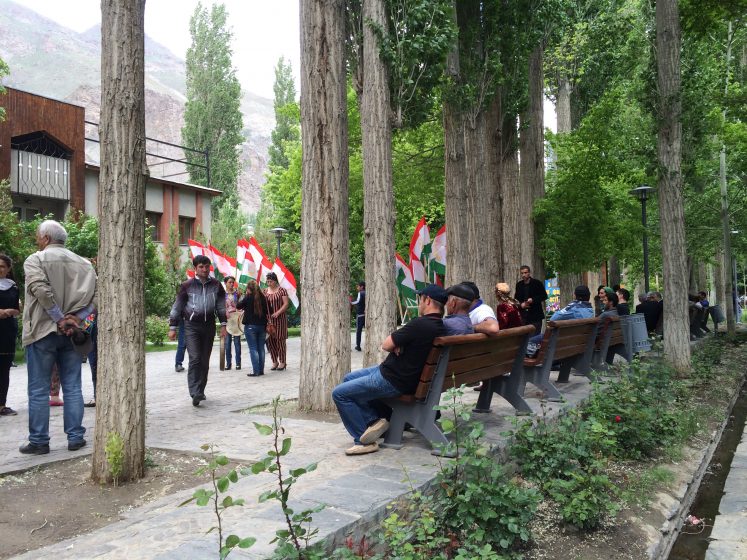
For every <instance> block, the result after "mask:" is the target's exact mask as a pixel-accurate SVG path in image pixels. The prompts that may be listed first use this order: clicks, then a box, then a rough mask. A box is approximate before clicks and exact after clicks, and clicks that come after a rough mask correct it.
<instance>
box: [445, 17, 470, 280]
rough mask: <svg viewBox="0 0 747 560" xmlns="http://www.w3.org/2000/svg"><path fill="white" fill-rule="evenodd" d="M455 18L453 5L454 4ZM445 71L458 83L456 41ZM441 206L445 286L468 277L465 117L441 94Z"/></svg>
mask: <svg viewBox="0 0 747 560" xmlns="http://www.w3.org/2000/svg"><path fill="white" fill-rule="evenodd" d="M453 13H454V16H453V17H454V19H455V21H456V6H455V5H454V7H453ZM446 73H447V75H448V76H449V78H450V79H451V80H452V81H453V82H454V83H459V45H458V41H455V44H454V46H453V48H452V49H451V51H450V52H449V54H448V56H447V58H446ZM444 97H445V101H444V110H443V111H444V112H443V122H444V206H445V210H446V285H447V286H451V285H453V284H456V283H457V282H462V281H464V280H468V279H469V278H470V275H469V262H468V260H467V259H468V256H469V255H468V254H467V251H460V250H458V248H459V247H462V246H463V244H464V241H465V240H466V239H467V238H468V233H467V191H466V183H467V176H466V174H467V170H466V167H465V160H464V116H463V114H462V112H461V111H460V109H459V104H458V103H457V102H455V101H454V100H450V99H448V96H444Z"/></svg>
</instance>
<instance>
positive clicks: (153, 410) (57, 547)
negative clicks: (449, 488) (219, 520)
mask: <svg viewBox="0 0 747 560" xmlns="http://www.w3.org/2000/svg"><path fill="white" fill-rule="evenodd" d="M351 339H352V336H351ZM288 343H289V344H288V346H289V348H288V350H289V352H288V363H289V366H288V370H286V371H285V372H270V371H268V372H267V374H266V375H265V376H264V377H260V378H253V377H247V376H246V373H247V371H250V369H251V368H250V366H249V359H248V354H247V353H246V348H245V347H244V349H243V352H244V364H243V365H244V369H243V370H241V371H236V370H233V371H226V372H220V371H219V370H218V356H217V349H216V351H214V352H213V360H212V364H211V373H210V380H209V382H208V385H207V390H206V394H207V397H208V400H207V401H205V402H203V403H202V406H200V407H199V408H196V407H193V406H192V403H191V400H190V399H189V397H188V392H187V384H186V378H185V376H186V373H175V372H174V352H172V351H169V352H160V353H151V354H148V355H147V358H146V371H147V384H146V391H147V408H148V414H147V431H146V444H147V445H148V446H149V447H159V448H165V449H173V450H179V451H187V452H195V451H199V446H200V445H202V444H203V443H207V442H210V443H214V444H217V445H218V446H219V447H220V449H221V450H222V451H223V452H224V453H225V454H227V455H228V456H230V457H232V458H234V459H237V460H239V461H247V462H248V461H254V460H257V459H258V458H260V457H262V456H264V454H265V451H266V450H267V449H268V446H269V438H268V437H263V436H260V435H259V434H258V433H257V431H256V430H255V429H254V427H253V425H252V421H260V422H268V420H269V418H268V417H267V415H261V414H243V413H241V412H240V411H242V410H244V409H246V408H248V407H251V406H255V405H261V404H265V403H269V402H270V401H271V400H272V398H273V397H275V396H277V395H280V396H281V397H282V398H284V399H288V398H296V397H297V394H298V381H299V368H298V364H299V353H300V339H297V338H296V339H290V340H289V341H288ZM351 347H352V341H351ZM352 359H353V364H352V365H353V368H355V367H359V366H360V363H361V354H360V353H358V352H355V351H353V353H352ZM247 368H249V369H247ZM83 379H84V383H83V384H84V397H85V399H86V400H88V399H89V398H91V397H92V391H93V389H92V386H91V384H90V375H89V370H88V366H85V365H84V368H83ZM559 388H560V390H561V392H562V393H563V394H564V395H565V396H566V398H567V399H568V403H569V404H570V405H574V404H576V403H577V402H578V401H579V400H581V399H582V398H584V397H585V396H586V395H587V394H588V391H589V383H588V381H587V380H586V379H585V378H581V377H575V376H571V382H570V383H569V384H567V385H561V386H560V387H559ZM527 394H528V395H529V396H531V395H532V394H533V392H532V391H531V385H530V386H528V389H527ZM63 396H64V395H63ZM476 398H477V393H476V392H474V391H468V394H467V395H466V396H465V399H467V400H470V401H474V400H476ZM529 402H530V404H531V405H532V406H533V407H535V408H536V410H537V411H539V409H540V403H539V401H538V400H537V399H536V398H530V399H529ZM8 405H9V406H12V407H13V408H15V409H16V410H17V411H18V416H15V417H2V418H0V458H1V459H0V474H2V473H7V472H12V471H18V470H24V469H27V468H29V467H32V466H34V465H38V464H41V463H47V462H51V461H58V460H62V459H68V458H70V457H75V456H80V455H85V454H88V453H90V452H91V447H90V445H89V446H87V447H85V448H83V449H81V450H80V451H76V452H69V451H68V450H67V445H66V439H65V434H64V432H63V429H62V409H61V408H52V410H51V423H50V434H51V442H50V447H51V452H50V454H49V455H45V456H40V457H38V456H31V457H29V456H24V455H21V454H20V453H19V452H18V446H19V445H21V444H22V443H23V442H24V440H25V437H26V434H27V421H28V404H27V397H26V368H25V367H23V366H21V367H18V368H14V369H12V370H11V386H10V394H9V397H8ZM558 409H559V405H558V404H555V403H549V407H548V410H549V414H551V415H553V414H556V413H557V411H558ZM513 417H514V414H513V409H512V408H511V407H510V406H509V405H508V404H507V403H505V402H502V400H501V399H500V398H499V397H496V398H495V399H494V404H493V412H492V413H491V414H485V415H480V419H481V420H482V421H484V422H485V424H486V427H487V428H488V439H489V440H490V441H492V442H493V443H501V442H502V441H503V437H502V436H501V435H500V434H501V432H503V431H505V430H507V429H509V428H510V427H511V419H512V418H513ZM94 419H95V414H94V409H86V414H85V418H84V425H85V426H86V428H87V429H88V433H87V436H88V439H89V441H91V439H92V437H93V431H92V428H93V424H94ZM283 423H284V426H285V429H286V433H287V434H288V435H289V436H290V437H292V438H293V449H292V451H291V454H290V455H289V456H288V459H287V463H288V465H289V466H291V467H295V466H305V465H307V464H308V463H310V462H315V461H316V462H318V463H319V468H318V469H317V470H316V471H315V472H313V473H310V474H308V475H305V476H304V477H303V478H302V479H301V481H300V483H299V484H298V486H297V487H296V488H294V496H295V498H294V501H295V503H296V504H297V505H304V506H306V505H311V504H318V503H325V504H327V508H326V509H325V510H323V511H322V512H320V513H318V514H316V515H314V525H315V526H317V527H319V536H320V537H329V536H332V537H333V538H340V536H342V535H344V534H346V533H348V532H350V531H352V530H354V529H355V527H357V528H358V530H359V531H362V530H365V524H366V523H368V524H375V523H378V522H379V521H380V519H381V517H382V516H383V515H384V513H385V511H386V510H385V506H386V504H387V503H389V502H390V501H391V500H393V499H394V498H396V497H397V496H399V495H401V494H402V493H405V492H407V491H408V490H409V483H405V482H404V479H405V470H406V472H407V476H408V477H409V480H410V482H411V483H412V484H414V485H415V486H419V485H420V484H422V483H425V482H427V481H428V480H429V479H430V478H432V476H433V474H434V472H435V470H436V468H437V466H436V458H435V457H433V456H432V455H431V454H430V445H429V444H428V443H427V442H426V441H425V440H424V439H423V438H422V437H421V436H419V435H418V434H412V433H406V434H405V446H404V448H402V449H401V450H399V451H396V450H392V449H382V450H381V451H380V452H378V453H375V454H373V455H367V456H363V457H347V456H345V454H344V450H345V449H346V448H347V447H349V446H350V445H351V440H350V437H349V436H348V434H347V432H345V429H344V428H343V426H342V424H340V423H339V419H338V418H337V417H336V416H335V415H330V416H329V417H328V418H326V419H325V420H309V419H287V420H284V422H283ZM272 485H273V481H272V479H271V478H270V477H269V476H267V475H259V476H254V477H247V478H245V479H242V480H240V482H239V483H238V484H237V485H235V486H232V487H231V492H230V493H231V495H232V496H233V497H234V498H237V497H243V498H246V500H247V505H246V507H244V508H235V510H234V511H231V512H230V513H229V514H228V515H227V516H226V526H227V527H228V530H229V531H230V532H235V533H236V534H238V535H241V536H254V537H257V539H258V540H257V544H255V545H254V546H253V547H252V548H251V549H249V550H248V551H237V552H235V553H233V554H232V557H234V556H235V557H237V558H265V557H267V556H268V555H269V554H270V553H271V552H272V550H273V549H274V545H269V544H268V542H269V541H270V540H271V539H272V538H273V537H274V532H275V531H276V530H277V529H279V528H280V527H281V526H282V524H281V517H280V511H279V508H278V506H277V504H276V503H274V502H273V503H266V504H257V503H256V497H257V496H258V495H259V494H260V493H261V492H262V491H264V490H266V489H269V488H271V487H272ZM192 492H193V490H187V491H182V492H179V493H177V494H174V495H171V496H167V497H165V498H162V499H159V500H157V501H155V502H151V503H150V504H147V505H145V506H142V507H139V508H136V509H132V510H128V511H125V512H123V513H122V514H121V520H120V521H117V522H115V523H113V524H111V525H109V526H107V527H104V528H101V529H99V530H96V531H94V532H93V533H90V534H88V535H81V536H78V537H75V538H72V539H68V540H66V541H62V542H60V543H57V544H54V545H50V546H48V547H46V548H44V549H40V550H36V551H32V552H29V553H26V554H23V555H21V556H17V557H16V558H23V559H36V558H51V557H54V558H55V559H56V560H62V559H67V558H70V559H73V558H74V559H79V558H106V559H123V560H124V559H132V558H148V559H172V558H173V559H178V560H189V559H192V558H194V559H198V558H199V559H204V558H209V557H214V556H215V548H216V539H217V536H215V535H214V534H210V535H205V534H204V532H205V530H206V529H207V528H209V527H210V526H212V524H213V518H212V516H211V514H210V512H209V511H208V508H198V507H194V506H187V507H183V508H179V507H177V505H178V504H179V503H180V502H182V501H183V500H185V499H186V498H188V497H189V496H191V495H192Z"/></svg>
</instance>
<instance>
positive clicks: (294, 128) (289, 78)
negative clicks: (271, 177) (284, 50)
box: [268, 57, 301, 169]
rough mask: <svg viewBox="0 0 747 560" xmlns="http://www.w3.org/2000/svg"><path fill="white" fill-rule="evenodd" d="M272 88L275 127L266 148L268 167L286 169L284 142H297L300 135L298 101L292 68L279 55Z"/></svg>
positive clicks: (287, 163) (286, 156) (287, 161)
mask: <svg viewBox="0 0 747 560" xmlns="http://www.w3.org/2000/svg"><path fill="white" fill-rule="evenodd" d="M272 89H273V92H274V93H275V99H274V102H273V107H274V109H275V128H274V129H273V130H272V134H271V138H272V144H270V148H269V150H268V152H269V154H270V168H272V167H282V168H283V169H288V165H289V159H288V154H287V146H286V143H287V142H297V141H298V140H299V139H300V137H301V130H300V127H299V125H298V103H297V102H296V84H295V82H294V81H293V68H292V67H291V64H290V62H288V61H286V60H285V58H284V57H280V60H278V63H277V65H276V66H275V83H274V84H273V86H272Z"/></svg>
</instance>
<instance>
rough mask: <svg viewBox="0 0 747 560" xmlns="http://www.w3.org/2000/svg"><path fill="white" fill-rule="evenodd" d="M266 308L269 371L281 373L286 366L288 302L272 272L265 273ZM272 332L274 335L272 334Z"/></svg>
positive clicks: (276, 277) (285, 293)
mask: <svg viewBox="0 0 747 560" xmlns="http://www.w3.org/2000/svg"><path fill="white" fill-rule="evenodd" d="M265 297H266V298H267V306H268V308H269V311H270V316H269V318H268V319H269V326H268V329H267V332H268V334H269V337H268V338H267V347H268V348H269V349H270V357H271V358H272V367H271V368H270V369H271V370H273V371H274V370H278V371H283V370H284V369H285V368H286V366H287V364H286V362H285V360H286V358H285V339H286V338H288V315H287V314H286V310H287V309H288V305H289V304H290V301H289V299H288V292H286V291H285V288H283V287H282V286H280V283H279V282H278V276H277V274H275V273H274V272H268V273H267V289H266V290H265ZM272 331H274V333H273V332H272Z"/></svg>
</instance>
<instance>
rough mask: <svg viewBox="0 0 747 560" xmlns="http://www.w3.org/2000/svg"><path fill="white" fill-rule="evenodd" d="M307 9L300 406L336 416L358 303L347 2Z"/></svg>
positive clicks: (304, 2)
mask: <svg viewBox="0 0 747 560" xmlns="http://www.w3.org/2000/svg"><path fill="white" fill-rule="evenodd" d="M300 12H301V145H302V150H303V162H302V170H303V173H302V176H303V180H302V187H301V189H302V191H301V192H302V201H303V204H302V206H303V210H302V214H301V228H302V240H301V301H303V302H304V303H303V305H304V309H303V313H302V314H301V332H302V333H303V336H302V337H301V380H300V384H299V407H300V408H301V409H303V410H317V411H330V410H333V409H334V404H333V402H332V389H333V388H334V387H335V386H336V385H337V384H338V383H339V382H340V380H341V379H342V376H343V375H344V374H345V373H346V372H347V371H349V370H350V306H349V304H348V302H347V300H346V298H345V297H341V296H342V294H345V293H347V291H348V288H349V282H350V266H349V263H348V261H349V259H348V253H349V250H348V130H347V124H348V122H347V95H346V93H347V92H346V83H347V82H346V74H345V2H344V1H343V0H301V3H300ZM391 267H392V269H391V270H393V269H394V263H393V262H392V263H391ZM392 274H393V273H392ZM390 278H391V276H390Z"/></svg>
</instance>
